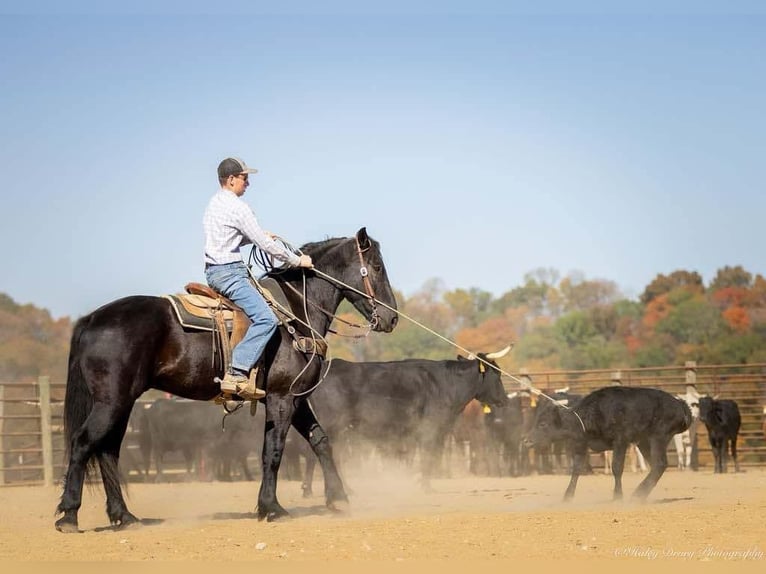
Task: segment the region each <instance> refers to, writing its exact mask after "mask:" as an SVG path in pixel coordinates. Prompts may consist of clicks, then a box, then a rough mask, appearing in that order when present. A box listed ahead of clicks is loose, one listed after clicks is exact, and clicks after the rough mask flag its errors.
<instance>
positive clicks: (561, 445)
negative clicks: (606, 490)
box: [522, 387, 593, 474]
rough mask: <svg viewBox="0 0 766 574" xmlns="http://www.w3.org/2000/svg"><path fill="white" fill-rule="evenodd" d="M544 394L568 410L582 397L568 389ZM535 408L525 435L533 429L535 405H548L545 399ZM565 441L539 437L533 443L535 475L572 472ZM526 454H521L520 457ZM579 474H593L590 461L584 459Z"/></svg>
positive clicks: (549, 391) (527, 423) (569, 455)
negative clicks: (583, 464)
mask: <svg viewBox="0 0 766 574" xmlns="http://www.w3.org/2000/svg"><path fill="white" fill-rule="evenodd" d="M545 394H546V395H547V396H548V397H551V398H552V399H554V400H555V401H556V402H557V404H560V405H563V406H567V407H569V408H570V409H571V408H574V407H575V406H577V404H578V403H579V402H580V401H581V400H582V398H583V395H579V394H574V393H570V392H569V387H565V388H562V389H556V390H546V391H545ZM535 403H536V406H534V407H533V408H532V413H531V420H527V421H526V427H525V431H526V432H527V434H528V433H529V432H530V431H531V430H532V428H534V424H535V414H536V413H537V405H540V404H548V403H549V401H548V399H546V398H545V397H539V398H538V399H537V400H536V401H535ZM567 446H568V444H567V440H566V438H564V437H555V436H539V437H538V441H537V442H535V469H536V470H537V474H553V473H554V472H556V473H559V472H564V473H569V472H572V452H571V449H568V448H567ZM525 454H526V453H523V452H522V456H524V455H525ZM581 470H582V472H581V473H580V474H593V468H592V467H591V465H590V459H589V458H588V457H586V458H585V466H584V468H583V469H581Z"/></svg>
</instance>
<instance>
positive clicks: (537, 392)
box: [314, 267, 586, 432]
mask: <svg viewBox="0 0 766 574" xmlns="http://www.w3.org/2000/svg"><path fill="white" fill-rule="evenodd" d="M314 272H315V273H316V274H317V275H320V276H321V277H324V278H325V279H328V280H329V281H332V282H334V283H337V284H338V285H342V286H343V287H346V288H347V289H350V290H351V291H354V292H355V293H358V294H359V295H363V296H364V297H368V298H371V299H373V298H372V297H370V296H369V295H367V294H366V293H363V292H362V291H360V290H359V289H356V288H355V287H352V286H351V285H347V284H346V283H343V282H342V281H340V280H339V279H335V278H334V277H332V276H330V275H327V274H326V273H324V272H322V271H320V270H319V269H317V268H316V267H315V268H314ZM374 300H375V302H376V303H377V304H378V305H380V306H381V307H385V308H386V309H388V310H389V311H391V312H393V313H396V314H397V315H399V316H400V317H404V318H405V319H407V320H408V321H410V322H411V323H413V324H414V325H416V326H418V327H420V328H421V329H423V330H424V331H426V332H428V333H430V334H431V335H434V336H435V337H438V338H439V339H441V340H442V341H444V342H445V343H448V344H450V345H452V346H453V347H455V348H456V349H459V350H461V351H463V352H464V353H466V354H467V355H469V356H473V357H476V359H477V360H478V361H481V362H482V363H484V364H485V365H486V366H487V367H490V368H492V369H495V370H496V371H497V372H499V373H500V374H502V375H505V376H506V377H508V378H509V379H511V380H512V381H514V382H515V383H517V384H518V385H519V386H520V387H521V388H522V389H526V390H529V391H530V392H531V393H533V394H534V395H536V396H539V397H545V398H546V399H548V400H549V401H551V402H552V403H553V404H554V405H556V406H559V407H562V408H564V409H566V410H568V411H571V412H572V413H573V414H574V415H575V416H576V417H577V420H578V421H579V422H580V426H581V427H582V430H583V432H586V431H585V423H584V422H583V420H582V419H581V418H580V415H579V414H577V412H576V411H575V410H574V409H572V408H571V407H569V406H568V405H563V404H561V402H560V401H557V400H556V399H554V398H553V397H550V396H548V395H547V394H545V393H544V392H543V391H541V390H540V389H538V388H536V387H534V386H532V385H531V384H530V383H527V382H526V381H522V380H521V379H519V378H518V377H514V376H513V375H512V374H510V373H507V372H505V371H504V370H503V369H501V368H500V367H498V366H497V365H493V364H492V363H490V362H489V361H485V360H484V359H482V358H481V357H479V356H478V354H477V353H474V352H472V351H469V350H468V349H466V348H465V347H462V346H461V345H458V344H457V343H456V342H455V341H453V340H452V339H448V338H447V337H445V336H444V335H442V334H441V333H437V332H436V331H434V330H433V329H431V328H430V327H427V326H425V325H423V323H421V322H420V321H418V320H416V319H414V318H412V317H410V316H409V315H407V314H406V313H405V312H404V311H400V310H398V309H394V308H393V307H390V306H389V305H387V304H386V303H384V302H383V301H379V300H378V299H374Z"/></svg>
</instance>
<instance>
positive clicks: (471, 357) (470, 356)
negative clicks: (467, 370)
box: [468, 353, 476, 361]
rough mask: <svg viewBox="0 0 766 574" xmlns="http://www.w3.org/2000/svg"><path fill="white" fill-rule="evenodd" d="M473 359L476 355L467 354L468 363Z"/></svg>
mask: <svg viewBox="0 0 766 574" xmlns="http://www.w3.org/2000/svg"><path fill="white" fill-rule="evenodd" d="M475 359H476V355H474V354H473V353H468V360H469V361H473V360H475Z"/></svg>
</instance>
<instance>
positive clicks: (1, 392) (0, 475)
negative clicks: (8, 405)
mask: <svg viewBox="0 0 766 574" xmlns="http://www.w3.org/2000/svg"><path fill="white" fill-rule="evenodd" d="M4 416H5V385H3V384H2V383H0V486H2V485H3V484H5V452H4V451H5V444H4V441H3V433H4V432H5V419H4V418H3V417H4Z"/></svg>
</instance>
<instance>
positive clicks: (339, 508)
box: [327, 500, 351, 514]
mask: <svg viewBox="0 0 766 574" xmlns="http://www.w3.org/2000/svg"><path fill="white" fill-rule="evenodd" d="M327 508H329V509H330V510H331V511H332V512H335V513H336V514H348V513H349V511H350V510H351V505H350V504H349V502H348V500H333V501H332V502H328V503H327Z"/></svg>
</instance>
